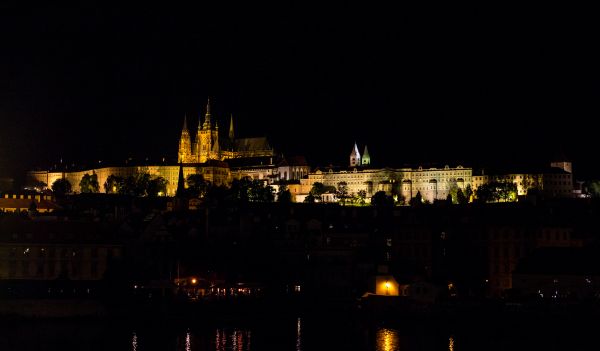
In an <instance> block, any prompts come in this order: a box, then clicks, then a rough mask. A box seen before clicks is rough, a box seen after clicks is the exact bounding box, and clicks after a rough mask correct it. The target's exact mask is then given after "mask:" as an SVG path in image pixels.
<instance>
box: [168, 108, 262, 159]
mask: <svg viewBox="0 0 600 351" xmlns="http://www.w3.org/2000/svg"><path fill="white" fill-rule="evenodd" d="M211 117H212V116H211V114H210V100H208V103H207V104H206V114H205V115H204V122H202V121H198V131H197V132H196V138H195V139H192V136H191V135H190V132H189V130H188V128H187V117H184V119H183V129H182V131H181V139H180V140H179V152H178V154H177V155H178V157H177V162H178V163H205V162H207V161H209V160H220V161H223V160H226V159H232V158H242V157H244V158H246V157H264V156H267V157H270V156H273V155H274V151H273V149H272V148H271V147H270V146H269V142H268V141H267V138H264V137H261V138H238V139H236V138H235V133H234V129H233V116H232V117H231V118H230V120H229V133H228V135H227V138H224V139H219V123H218V121H216V120H215V121H214V124H213V121H212V120H211Z"/></svg>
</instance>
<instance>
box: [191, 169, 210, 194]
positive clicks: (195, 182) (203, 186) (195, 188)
mask: <svg viewBox="0 0 600 351" xmlns="http://www.w3.org/2000/svg"><path fill="white" fill-rule="evenodd" d="M186 183H187V186H188V187H187V190H188V192H189V194H190V195H191V196H195V197H204V196H206V192H207V191H208V187H209V186H210V184H209V183H208V182H207V181H206V180H204V176H202V174H190V175H189V176H188V177H187V179H186Z"/></svg>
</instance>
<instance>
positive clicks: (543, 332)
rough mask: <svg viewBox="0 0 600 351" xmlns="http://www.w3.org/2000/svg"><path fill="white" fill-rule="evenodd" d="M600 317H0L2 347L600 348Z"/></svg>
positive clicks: (178, 350)
mask: <svg viewBox="0 0 600 351" xmlns="http://www.w3.org/2000/svg"><path fill="white" fill-rule="evenodd" d="M599 327H600V322H599V321H598V319H596V320H589V321H586V320H581V319H578V318H575V317H573V318H570V317H565V316H561V317H549V318H546V317H544V318H541V319H539V318H536V319H531V320H528V319H522V318H521V319H514V320H512V319H502V320H500V321H498V320H494V319H493V318H492V319H486V320H463V321H444V322H443V323H440V322H439V321H428V320H420V321H414V322H410V321H408V322H402V323H395V324H393V325H391V324H386V325H382V324H381V323H378V322H364V321H361V322H357V321H355V320H352V319H348V318H346V317H341V316H335V315H327V316H311V317H294V316H285V317H281V318H273V319H271V318H262V319H259V318H257V319H249V320H246V321H235V322H232V321H229V322H226V323H224V322H223V321H220V322H215V321H210V320H203V319H202V318H199V319H198V320H195V321H176V322H174V321H170V322H166V321H139V320H138V321H133V320H128V321H124V320H105V321H79V322H75V321H7V320H4V321H0V350H23V351H30V350H61V351H67V350H131V351H150V350H161V351H168V350H170V351H184V350H185V351H207V350H218V351H221V350H223V351H224V350H240V351H242V350H385V351H389V350H449V351H463V350H598V349H600V342H599V341H598V340H599V339H600V336H598V329H599Z"/></svg>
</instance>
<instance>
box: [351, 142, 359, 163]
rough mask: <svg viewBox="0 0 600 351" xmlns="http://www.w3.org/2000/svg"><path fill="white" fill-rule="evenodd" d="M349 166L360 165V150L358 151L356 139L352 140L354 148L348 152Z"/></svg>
mask: <svg viewBox="0 0 600 351" xmlns="http://www.w3.org/2000/svg"><path fill="white" fill-rule="evenodd" d="M350 166H351V167H354V166H360V152H358V146H357V145H356V141H355V142H354V148H353V149H352V152H350Z"/></svg>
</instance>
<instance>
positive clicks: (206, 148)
mask: <svg viewBox="0 0 600 351" xmlns="http://www.w3.org/2000/svg"><path fill="white" fill-rule="evenodd" d="M210 118H211V114H210V99H208V102H207V103H206V114H205V115H204V123H200V122H199V123H198V136H197V137H196V144H197V145H196V150H197V151H196V155H197V158H198V162H200V163H204V162H206V161H208V160H214V159H217V160H218V159H220V157H221V156H220V154H221V150H220V148H219V126H218V124H215V127H214V128H213V125H212V122H211V119H210Z"/></svg>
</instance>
